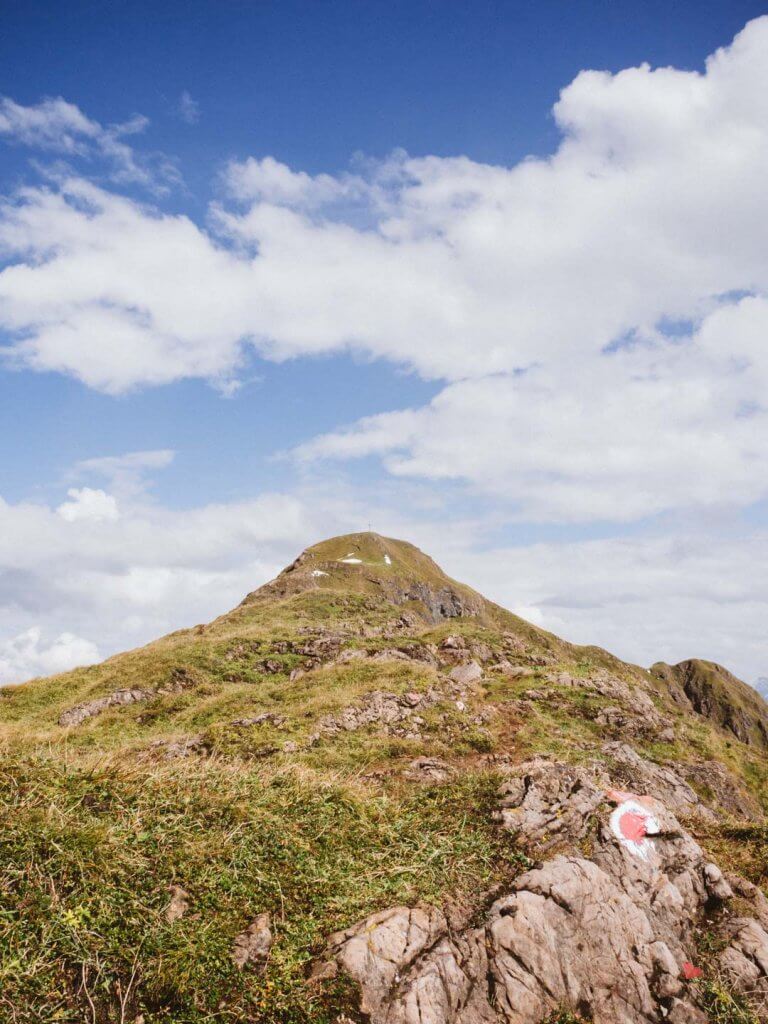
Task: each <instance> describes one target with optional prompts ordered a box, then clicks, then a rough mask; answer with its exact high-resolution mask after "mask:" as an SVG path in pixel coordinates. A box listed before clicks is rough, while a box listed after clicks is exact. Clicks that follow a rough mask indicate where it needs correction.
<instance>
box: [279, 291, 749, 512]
mask: <svg viewBox="0 0 768 1024" xmlns="http://www.w3.org/2000/svg"><path fill="white" fill-rule="evenodd" d="M766 330H768V302H767V301H766V300H764V299H757V298H747V299H743V300H742V301H741V302H739V303H737V304H735V305H731V306H728V307H727V308H721V309H719V310H717V311H716V312H714V313H712V314H710V315H709V316H708V317H706V318H705V319H704V321H703V323H702V324H701V326H700V328H699V330H698V331H697V332H696V334H695V335H693V336H692V337H691V338H690V339H688V340H686V341H683V342H678V343H676V344H670V343H669V342H667V341H665V340H663V339H662V340H659V339H658V338H655V339H652V340H651V339H649V340H648V341H647V342H646V343H638V344H636V345H634V346H631V347H629V348H626V349H620V350H619V351H617V352H614V353H613V354H611V355H609V356H602V357H600V358H598V359H596V360H595V361H594V362H593V364H591V365H589V366H585V367H582V368H581V371H580V372H579V371H578V370H577V369H576V368H575V367H573V366H572V364H571V363H570V361H563V362H561V363H559V364H553V365H550V366H540V367H534V368H532V369H531V370H529V371H527V372H526V373H524V374H519V375H509V374H499V375H495V376H491V377H486V378H482V379H475V380H466V381H461V382H458V383H455V384H450V385H448V386H447V387H446V388H445V389H444V390H443V391H442V392H441V393H440V394H439V395H438V396H437V397H436V398H435V399H434V400H433V401H432V403H431V404H430V405H429V406H427V407H425V408H422V409H419V410H409V411H405V412H394V413H386V414H384V415H379V416H373V417H369V418H367V419H365V420H363V421H362V422H360V423H359V424H357V425H356V426H355V427H354V428H353V429H351V430H348V431H345V432H340V433H334V434H330V435H328V436H325V437H320V438H316V439H315V440H313V441H311V442H309V443H307V444H305V445H303V446H302V447H300V448H299V449H298V451H297V453H296V454H297V456H298V457H299V458H301V459H304V460H308V459H314V458H329V457H330V458H340V459H349V458H354V457H360V456H364V455H371V454H374V455H381V456H383V457H384V458H385V460H386V465H387V468H388V469H389V470H390V472H392V473H394V474H396V475H398V476H417V477H424V478H431V479H456V480H465V481H469V482H471V484H472V485H473V487H475V488H477V489H478V490H480V491H482V492H483V493H485V494H490V495H492V496H495V497H502V498H504V499H505V500H506V501H507V502H508V503H510V505H511V506H512V508H513V509H514V515H515V516H516V517H517V518H522V519H529V520H537V521H545V520H559V521H572V522H579V521H584V522H588V521H591V520H596V519H598V520H599V519H605V520H616V521H620V520H632V519H637V518H641V517H643V516H646V515H651V514H655V513H659V512H663V511H666V510H668V509H674V508H685V507H689V506H695V507H718V506H723V505H749V504H751V503H753V502H755V501H758V500H759V499H760V498H762V497H764V496H765V494H766V492H767V491H768V408H767V407H766V404H765V398H764V396H765V394H766V390H767V389H768V358H767V355H766V353H768V349H766V346H765V342H764V338H765V334H766Z"/></svg>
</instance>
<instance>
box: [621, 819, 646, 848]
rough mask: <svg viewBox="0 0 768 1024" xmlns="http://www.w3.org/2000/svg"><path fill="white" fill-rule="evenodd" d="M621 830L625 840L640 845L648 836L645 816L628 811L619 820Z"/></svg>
mask: <svg viewBox="0 0 768 1024" xmlns="http://www.w3.org/2000/svg"><path fill="white" fill-rule="evenodd" d="M619 829H620V831H621V834H622V836H623V837H624V838H625V839H629V840H630V841H631V842H633V843H639V842H640V840H641V839H645V836H646V831H647V830H646V827H645V815H643V814H640V813H639V812H638V811H626V813H624V814H622V816H621V817H620V818H619Z"/></svg>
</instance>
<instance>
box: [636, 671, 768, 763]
mask: <svg viewBox="0 0 768 1024" xmlns="http://www.w3.org/2000/svg"><path fill="white" fill-rule="evenodd" d="M651 674H652V675H653V677H654V678H655V679H657V680H658V681H659V682H660V683H661V684H662V685H663V686H664V687H665V689H666V690H667V692H668V693H669V695H670V696H671V697H672V699H673V700H674V701H675V702H676V703H677V704H679V705H680V706H681V707H683V708H685V709H686V710H692V711H695V712H696V713H697V714H699V715H702V716H703V717H705V718H708V719H710V721H713V722H716V723H717V724H718V725H719V726H721V728H723V729H726V730H727V731H728V732H731V733H732V734H733V735H734V736H735V737H736V738H737V739H739V740H741V742H742V743H747V744H749V745H752V746H758V747H763V748H765V749H768V704H766V702H765V701H764V700H763V698H762V697H761V696H760V695H759V694H758V693H757V691H756V690H754V689H753V688H752V687H751V686H748V685H747V684H746V683H744V682H742V681H741V679H737V678H736V676H735V675H733V673H732V672H729V671H728V669H726V668H723V666H722V665H717V664H715V663H714V662H712V661H701V660H700V659H698V658H691V659H690V660H689V661H681V662H680V663H679V664H677V665H667V664H665V663H664V662H658V663H657V664H655V665H653V666H652V667H651Z"/></svg>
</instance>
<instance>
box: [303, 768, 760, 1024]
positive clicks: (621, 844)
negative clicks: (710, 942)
mask: <svg viewBox="0 0 768 1024" xmlns="http://www.w3.org/2000/svg"><path fill="white" fill-rule="evenodd" d="M623 759H624V762H625V763H627V762H628V759H627V757H626V755H624V758H623ZM641 761H642V759H641ZM629 763H631V759H629ZM648 763H649V762H645V763H644V764H648ZM644 764H643V765H641V769H642V770H645V768H644ZM635 767H636V766H635ZM659 778H660V779H661V781H662V782H664V784H665V785H666V786H667V787H670V786H671V787H672V788H671V790H670V791H671V792H672V793H673V794H674V792H675V790H676V784H673V783H672V781H671V780H670V779H669V778H668V777H666V776H664V775H661V776H659ZM606 782H607V779H606V778H605V777H604V776H602V775H601V773H600V772H599V771H597V772H592V771H591V770H590V769H589V768H587V767H572V766H567V765H565V764H562V763H558V762H553V761H546V760H545V759H538V760H536V761H533V762H529V763H527V764H525V765H521V766H519V767H518V768H517V769H513V770H512V771H511V773H510V777H509V778H508V779H507V781H506V782H505V784H504V786H503V787H502V790H501V793H500V810H499V820H500V823H501V824H502V826H503V827H505V828H507V829H509V830H510V831H512V832H513V834H515V835H516V836H520V837H525V840H526V842H527V843H528V845H529V846H535V847H536V848H537V849H538V850H539V851H546V850H552V849H553V848H554V847H555V846H557V847H558V849H559V850H560V852H558V853H557V854H556V855H554V856H552V857H551V858H550V859H548V860H545V861H544V862H543V863H541V864H540V865H539V866H537V867H535V868H534V869H533V870H530V871H527V872H526V873H525V874H523V875H521V876H520V877H518V878H517V879H516V880H515V881H514V883H513V884H512V885H511V886H510V889H509V891H508V892H507V893H506V894H505V895H503V896H502V897H501V898H498V899H496V900H495V901H494V902H493V903H492V904H491V906H490V908H489V909H488V910H487V911H485V912H484V913H481V914H480V919H479V920H477V921H475V922H471V921H466V920H464V922H463V924H461V926H460V927H456V925H455V923H452V922H449V920H448V919H447V915H446V914H445V913H444V912H443V911H441V910H439V909H437V908H435V907H422V906H418V907H412V908H408V907H394V908H392V909H390V910H386V911H382V912H380V913H378V914H374V915H372V916H371V917H369V918H367V919H365V920H364V921H361V922H359V923H358V924H356V925H354V926H353V927H351V928H349V929H347V930H345V931H342V932H339V933H337V934H335V935H333V936H331V938H330V940H329V942H328V946H327V950H326V956H325V958H324V960H323V962H321V963H320V964H319V965H318V967H317V969H316V971H315V977H316V978H322V977H328V976H329V975H331V974H333V973H334V972H337V971H342V972H344V973H345V974H346V975H348V976H349V977H350V978H352V979H353V981H354V982H355V983H356V984H357V986H358V987H359V990H360V1009H361V1011H362V1012H363V1013H365V1014H367V1015H368V1017H367V1018H366V1019H370V1021H371V1024H490V1022H498V1024H501V1022H507V1024H541V1022H542V1021H544V1020H545V1019H546V1018H547V1017H548V1015H549V1014H551V1013H553V1012H555V1011H556V1010H558V1009H561V1008H567V1009H570V1010H572V1011H574V1012H578V1013H581V1014H583V1015H584V1016H585V1017H587V1018H588V1019H590V1020H592V1021H594V1024H658V1022H660V1021H662V1020H666V1021H670V1022H672V1024H705V1021H706V1019H707V1018H706V1016H705V1015H704V1013H703V1011H702V1009H701V1006H700V1005H699V995H698V989H697V987H696V984H695V983H694V982H693V981H692V980H691V979H694V978H695V977H696V976H697V975H698V974H699V973H700V971H699V969H698V967H697V959H698V957H697V950H696V944H697V931H698V928H699V927H700V925H701V924H702V922H704V921H705V920H707V919H709V918H711V917H713V915H714V916H715V918H716V919H718V920H719V918H720V917H722V918H723V919H724V920H725V921H726V922H729V923H727V924H726V926H725V930H724V933H723V934H724V936H725V940H726V946H725V949H724V951H723V952H722V954H721V955H720V960H719V963H720V967H721V969H722V970H724V971H725V970H727V971H728V972H730V973H731V974H732V975H733V976H734V977H736V978H737V979H738V981H739V984H740V985H742V988H743V990H744V991H747V990H748V991H750V992H751V993H753V994H754V993H760V992H761V991H762V986H764V985H766V984H768V981H767V979H768V936H767V935H766V932H765V930H764V927H763V924H762V923H761V921H760V919H759V917H757V916H756V917H749V918H745V917H739V918H734V919H733V920H730V921H729V918H728V910H727V907H728V904H729V903H730V901H731V899H732V896H733V887H732V885H731V884H730V883H729V881H728V880H727V879H726V878H725V877H724V876H723V874H722V872H721V871H720V869H719V868H718V867H717V865H715V864H713V863H711V862H710V861H709V860H708V859H707V857H706V856H705V854H704V853H703V851H702V849H701V847H700V846H699V845H698V844H697V843H696V842H695V840H694V839H693V838H692V837H691V836H690V835H689V834H688V833H687V832H686V831H685V829H684V828H683V827H682V826H681V825H680V823H679V821H678V820H677V818H676V817H675V816H674V815H673V813H672V812H671V810H669V809H668V808H667V807H665V806H664V804H663V803H662V802H661V801H659V800H658V799H656V798H654V797H653V796H648V795H639V796H638V795H635V794H633V793H630V792H627V791H621V790H612V789H610V788H609V789H607V790H606V789H605V788H603V787H604V785H605V783H606ZM682 792H683V793H684V792H685V790H684V789H683V790H682ZM694 796H695V795H694ZM678 797H679V798H680V799H682V798H681V797H680V794H679V793H678ZM614 804H615V807H613V809H612V805H614ZM684 805H685V806H687V795H686V801H684ZM587 848H588V849H587ZM744 885H747V886H748V883H744ZM745 891H747V890H745V889H743V888H742V889H741V890H740V896H742V898H743V894H744V892H745ZM755 909H756V913H757V914H759V913H760V907H759V906H758V904H757V903H756V904H755Z"/></svg>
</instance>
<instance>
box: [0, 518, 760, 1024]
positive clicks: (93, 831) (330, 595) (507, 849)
mask: <svg viewBox="0 0 768 1024" xmlns="http://www.w3.org/2000/svg"><path fill="white" fill-rule="evenodd" d="M724 685H725V684H724ZM678 696H679V695H677V694H673V693H672V692H671V690H670V684H669V680H668V678H667V676H666V675H665V674H664V673H663V672H657V673H655V674H654V675H649V673H648V672H647V671H645V670H644V669H641V668H638V667H636V666H631V665H627V664H625V663H623V662H621V661H619V660H618V659H616V658H614V657H612V656H611V655H609V654H607V653H606V652H604V651H601V650H599V649H597V648H591V647H589V648H583V647H575V646H573V645H570V644H567V643H565V642H563V641H561V640H558V639H557V638H556V637H554V636H552V635H550V634H548V633H546V632H545V631H543V630H540V629H537V628H536V627H534V626H532V625H530V624H529V623H526V622H524V621H523V620H521V619H519V618H517V617H516V616H514V615H512V614H510V613H509V612H506V611H504V610H503V609H501V608H499V607H498V606H496V605H494V604H492V603H491V602H489V601H486V600H485V599H484V598H483V597H481V596H480V595H479V594H477V593H476V592H475V591H473V590H471V589H470V588H469V587H467V586H464V585H462V584H459V583H456V582H455V581H453V580H451V579H449V578H448V577H447V576H446V575H445V574H444V573H443V572H442V571H441V570H440V569H439V567H438V566H437V565H435V563H434V562H433V561H432V560H431V559H429V558H428V557H427V556H426V555H424V554H423V553H422V552H420V551H419V550H418V549H417V548H415V547H413V546H412V545H410V544H406V543H404V542H402V541H396V540H390V539H388V538H383V537H380V536H378V535H376V534H370V533H365V534H355V535H351V536H346V537H339V538H335V539H333V540H329V541H326V542H323V543H321V544H318V545H316V546H314V547H312V548H309V549H308V550H307V551H306V552H304V554H303V555H301V556H300V557H299V558H298V559H297V561H296V562H294V563H293V564H292V565H291V566H289V567H288V568H287V569H286V570H285V571H284V572H283V573H282V574H281V575H280V576H279V577H278V578H277V579H276V580H274V581H272V582H271V583H269V584H267V585H266V586H264V587H262V588H261V589H260V590H257V591H255V592H254V593H252V594H250V595H249V596H248V597H246V598H245V600H244V601H243V602H242V604H241V605H239V606H238V607H237V608H235V609H234V610H233V611H231V612H229V613H228V614H226V615H223V616H222V617H221V618H219V619H217V620H215V621H214V622H213V623H211V624H209V625H204V626H203V625H201V626H196V627H194V628H192V629H187V630H182V631H179V632H177V633H173V634H171V635H170V636H167V637H164V638H163V639H161V640H158V641H156V642H154V643H152V644H150V645H149V646H147V647H145V648H142V649H140V650H136V651H131V652H129V653H126V654H122V655H118V656H116V657H114V658H111V659H109V660H108V661H106V662H104V663H103V664H101V665H96V666H93V667H90V668H84V669H78V670H75V671H74V672H69V673H66V674H64V675H60V676H55V677H51V678H49V679H38V680H34V681H32V682H30V683H27V684H25V685H23V686H18V687H9V688H6V689H4V690H0V759H1V761H2V764H0V771H1V772H2V781H1V782H0V1022H5V1021H8V1022H19V1024H26V1022H30V1024H31V1022H38V1021H64V1022H72V1024H74V1022H78V1024H79V1022H81V1021H84V1020H87V1021H91V1020H92V1021H96V1022H105V1024H106V1022H111V1021H115V1022H117V1021H120V1022H122V1024H124V1022H126V1021H134V1022H139V1021H142V1022H143V1024H154V1022H160V1021H173V1022H189V1024H193V1022H194V1024H202V1022H213V1021H227V1022H246V1021H264V1022H278V1021H279V1022H309V1021H312V1022H318V1024H322V1022H331V1021H335V1020H337V1018H338V1015H339V1014H340V1013H342V1012H344V1013H346V1014H347V1016H348V1019H350V1018H351V1019H357V1017H356V1011H355V1009H354V1007H355V1001H354V999H353V998H352V995H351V994H350V992H349V991H348V990H347V987H346V986H345V984H344V983H343V982H341V981H338V980H335V979H334V980H329V981H326V982H315V981H312V982H310V981H308V972H309V969H310V966H311V963H312V960H313V957H314V955H315V954H316V952H317V951H318V949H319V948H320V946H321V945H322V942H323V941H324V938H325V937H326V936H327V935H328V934H329V933H330V932H331V931H334V930H335V929H338V928H341V927H346V926H347V925H348V924H350V923H351V922H353V921H355V920H357V919H359V918H360V917H362V916H364V915H365V914H368V913H370V912H372V911H374V910H377V909H381V908H383V907H387V906H391V905H393V904H398V903H404V904H408V905H412V904H414V903H416V902H418V901H419V900H425V901H433V902H440V901H441V899H443V898H444V897H445V895H446V894H451V896H452V897H455V898H456V899H457V900H459V901H462V900H463V901H465V902H466V903H467V904H468V905H470V906H474V905H475V904H476V903H477V904H478V905H479V904H480V903H482V902H483V900H486V899H487V895H485V894H487V893H488V892H490V891H491V890H492V887H493V886H494V885H495V884H497V883H500V882H503V881H504V880H505V879H508V878H509V877H510V876H511V875H514V874H515V873H516V872H518V871H519V870H520V869H521V868H522V867H523V866H524V865H525V863H526V858H525V856H524V854H523V852H522V851H521V850H520V849H518V848H516V846H515V845H514V843H513V841H512V840H511V839H510V838H509V836H508V834H506V833H503V832H501V831H500V830H499V829H498V828H497V827H496V826H495V824H494V821H493V814H492V808H493V802H494V794H495V792H496V789H497V787H498V783H499V777H500V776H499V773H500V771H502V770H503V768H504V766H505V765H506V764H509V763H511V762H516V761H521V760H524V759H526V758H529V757H532V756H535V755H537V754H541V753H546V754H554V755H557V757H559V758H561V759H564V760H569V761H573V762H583V763H586V762H589V761H593V760H605V759H606V758H608V757H609V755H607V754H606V752H605V750H604V748H605V744H606V742H607V741H610V740H614V741H617V740H622V739H624V738H626V737H627V736H631V737H632V739H631V742H632V745H633V746H634V747H635V749H636V750H638V751H639V752H641V753H642V754H643V755H644V756H646V757H648V758H649V759H652V760H654V761H656V762H664V763H667V762H673V763H675V764H678V765H682V766H686V765H689V766H690V767H691V775H690V778H691V784H692V785H693V786H694V788H697V787H698V788H699V790H700V791H701V794H702V796H703V797H705V798H706V799H708V800H710V801H712V802H713V803H714V805H716V806H717V807H718V809H719V813H721V821H722V825H721V826H718V827H717V828H714V826H713V828H712V831H711V834H710V835H709V837H708V841H710V842H711V843H712V844H713V845H716V846H719V847H721V848H725V849H729V850H730V849H731V847H730V846H729V845H728V844H729V843H731V842H732V840H731V839H730V838H729V836H730V835H731V833H729V831H728V829H729V828H731V829H732V828H733V827H735V826H734V823H733V821H732V820H731V819H732V818H733V810H732V808H731V810H730V811H729V808H728V806H726V805H727V803H728V799H730V798H729V797H728V795H727V793H725V790H723V791H722V792H720V791H715V789H716V787H715V789H713V788H712V781H711V773H709V775H708V774H707V772H706V770H705V771H704V772H702V771H700V770H699V769H700V766H701V765H707V764H711V763H713V762H717V763H718V764H719V765H721V766H722V770H723V772H724V773H725V775H726V776H727V779H728V784H729V785H732V786H733V789H734V792H736V793H738V794H740V797H739V799H743V800H744V801H746V802H747V804H748V805H749V807H750V808H753V809H754V812H753V813H751V815H750V820H749V821H748V822H742V823H741V826H743V828H744V829H746V832H744V833H743V835H742V838H741V839H740V840H739V842H738V846H736V845H734V846H733V854H732V855H733V856H734V858H740V861H741V862H743V868H744V870H746V871H747V872H748V873H751V875H752V877H753V878H754V879H755V880H757V881H760V880H761V878H763V879H764V878H765V873H766V871H767V870H768V869H767V868H766V862H765V845H766V838H765V830H764V829H763V831H760V830H761V828H762V825H761V824H760V814H761V810H760V809H761V808H762V809H763V810H764V809H765V808H766V806H768V804H767V803H766V800H767V799H768V769H767V768H766V763H765V751H764V750H763V749H761V748H760V747H759V745H756V744H753V743H748V742H742V740H741V739H740V738H739V737H738V736H737V735H735V734H734V732H733V731H732V730H731V729H730V728H729V727H728V722H727V721H722V720H719V719H716V720H713V719H710V718H709V717H707V716H706V714H705V713H704V714H699V713H697V712H698V710H702V709H694V708H693V707H685V706H683V705H682V704H681V702H680V700H679V699H678ZM724 699H726V700H727V695H726V697H725V698H724ZM703 710H704V711H706V709H703ZM758 711H759V708H758ZM766 715H768V710H767V711H766ZM622 716H623V717H622ZM767 720H768V718H767ZM745 738H746V739H749V738H750V737H745ZM429 762H432V767H430V765H429ZM697 772H698V775H697ZM721 788H722V787H721ZM724 794H725V795H724ZM718 801H719V803H718ZM747 804H745V806H746V805H747ZM733 806H736V804H733ZM733 842H735V841H733ZM761 844H762V845H761ZM761 851H762V852H761ZM761 858H762V859H761ZM174 887H178V889H180V890H183V893H184V898H183V899H184V902H185V904H186V906H185V910H184V913H183V914H181V915H179V916H178V917H176V918H175V919H173V918H174V915H173V914H169V913H168V908H169V904H170V902H171V900H172V898H173V894H174V892H176V891H177V890H176V889H175V888H174ZM264 913H268V914H269V915H270V918H271V921H272V930H273V933H274V943H273V945H272V948H271V952H270V954H269V960H268V962H267V963H266V965H263V964H261V965H253V964H251V965H246V966H245V968H243V969H241V968H240V967H238V966H237V965H236V964H235V962H234V961H233V957H232V950H233V943H234V942H235V939H236V937H237V936H238V935H240V934H241V933H242V932H243V931H244V929H246V928H247V926H248V925H249V923H250V922H252V921H253V920H254V918H256V917H257V915H259V914H264Z"/></svg>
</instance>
